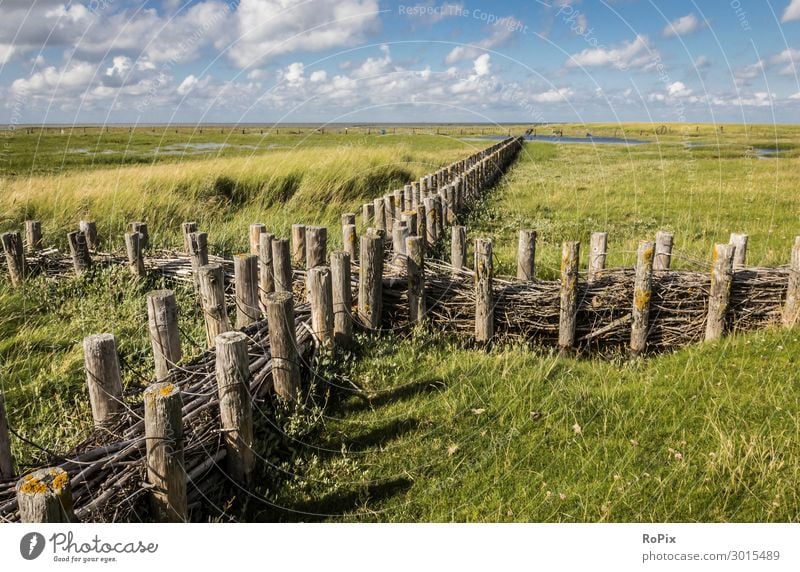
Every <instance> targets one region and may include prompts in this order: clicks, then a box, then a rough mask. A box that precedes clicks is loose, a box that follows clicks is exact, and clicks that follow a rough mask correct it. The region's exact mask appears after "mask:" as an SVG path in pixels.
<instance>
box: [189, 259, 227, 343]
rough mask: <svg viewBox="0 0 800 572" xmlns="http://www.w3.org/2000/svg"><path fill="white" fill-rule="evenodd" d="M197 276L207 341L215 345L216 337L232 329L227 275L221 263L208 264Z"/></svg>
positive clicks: (200, 269)
mask: <svg viewBox="0 0 800 572" xmlns="http://www.w3.org/2000/svg"><path fill="white" fill-rule="evenodd" d="M197 276H198V280H199V283H200V303H201V305H202V307H203V317H204V319H205V324H206V342H207V343H208V346H209V347H213V346H214V340H215V339H216V337H217V336H218V335H220V334H221V333H223V332H227V331H229V330H230V329H231V323H230V320H229V319H228V309H227V305H226V301H225V275H224V273H223V271H222V265H221V264H206V265H205V266H201V267H200V268H199V269H198V272H197Z"/></svg>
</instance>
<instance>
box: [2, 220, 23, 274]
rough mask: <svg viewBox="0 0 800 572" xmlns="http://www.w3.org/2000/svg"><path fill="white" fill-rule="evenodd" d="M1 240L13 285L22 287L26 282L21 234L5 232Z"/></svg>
mask: <svg viewBox="0 0 800 572" xmlns="http://www.w3.org/2000/svg"><path fill="white" fill-rule="evenodd" d="M0 240H2V242H3V251H4V252H5V255H6V264H7V265H8V276H9V278H10V279H11V285H12V286H14V287H18V286H21V285H22V282H23V281H24V280H25V253H24V252H23V249H22V237H21V236H20V234H19V232H4V233H3V234H2V235H0Z"/></svg>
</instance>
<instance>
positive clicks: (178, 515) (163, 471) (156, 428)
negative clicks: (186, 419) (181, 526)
mask: <svg viewBox="0 0 800 572" xmlns="http://www.w3.org/2000/svg"><path fill="white" fill-rule="evenodd" d="M182 408H183V399H182V397H181V392H180V389H178V386H177V385H174V384H172V383H154V384H153V385H151V386H149V387H148V388H147V389H145V390H144V433H145V442H146V447H147V459H146V463H147V482H148V483H150V484H151V485H153V488H152V489H151V492H152V500H153V509H154V511H153V512H154V515H155V518H156V520H157V521H159V522H185V521H186V519H187V502H186V469H185V466H184V461H183V444H184V443H183V417H182V414H181V410H182Z"/></svg>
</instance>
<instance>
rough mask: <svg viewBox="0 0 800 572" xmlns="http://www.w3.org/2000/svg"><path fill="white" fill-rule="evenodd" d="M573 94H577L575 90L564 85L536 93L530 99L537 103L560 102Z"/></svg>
mask: <svg viewBox="0 0 800 572" xmlns="http://www.w3.org/2000/svg"><path fill="white" fill-rule="evenodd" d="M573 95H575V92H574V91H572V90H571V89H570V88H568V87H562V88H559V89H548V90H547V91H543V92H540V93H534V94H533V95H531V96H530V99H531V101H535V102H536V103H560V102H563V101H567V100H568V99H569V98H570V97H572V96H573ZM598 95H601V94H598Z"/></svg>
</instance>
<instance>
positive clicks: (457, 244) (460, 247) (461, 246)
mask: <svg viewBox="0 0 800 572" xmlns="http://www.w3.org/2000/svg"><path fill="white" fill-rule="evenodd" d="M450 265H451V266H452V267H453V268H455V269H456V270H462V269H464V268H466V267H467V227H465V226H459V225H456V226H453V227H451V230H450Z"/></svg>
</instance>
